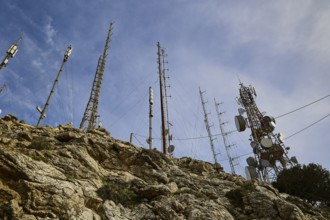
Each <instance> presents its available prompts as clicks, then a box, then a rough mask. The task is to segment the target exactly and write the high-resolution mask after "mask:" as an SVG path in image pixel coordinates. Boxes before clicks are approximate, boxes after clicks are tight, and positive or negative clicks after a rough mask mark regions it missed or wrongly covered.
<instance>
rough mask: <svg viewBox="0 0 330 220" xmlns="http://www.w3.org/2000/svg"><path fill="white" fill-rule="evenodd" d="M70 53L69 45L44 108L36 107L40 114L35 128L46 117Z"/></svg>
mask: <svg viewBox="0 0 330 220" xmlns="http://www.w3.org/2000/svg"><path fill="white" fill-rule="evenodd" d="M71 52H72V47H71V45H69V46H68V48H67V49H66V51H65V54H64V58H63V61H62V65H61V68H60V70H59V71H58V73H57V76H56V79H55V81H54V84H53V87H52V89H51V90H50V93H49V95H48V98H47V101H46V104H45V106H44V108H43V109H41V108H40V107H39V106H37V110H38V111H39V112H40V117H39V119H38V123H37V126H39V125H40V124H41V122H42V120H43V119H44V118H45V117H46V111H47V108H48V105H49V102H50V99H51V98H52V95H53V93H54V90H55V87H56V85H57V83H58V80H59V78H60V76H61V73H62V71H63V68H64V65H65V63H66V62H67V61H68V59H69V57H70V55H71Z"/></svg>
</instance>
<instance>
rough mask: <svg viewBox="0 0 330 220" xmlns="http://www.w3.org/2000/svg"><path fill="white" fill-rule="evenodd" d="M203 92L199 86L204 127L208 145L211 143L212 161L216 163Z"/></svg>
mask: <svg viewBox="0 0 330 220" xmlns="http://www.w3.org/2000/svg"><path fill="white" fill-rule="evenodd" d="M203 93H204V92H202V91H201V88H199V94H200V97H201V101H202V106H203V112H204V122H205V127H206V130H207V134H208V136H209V139H210V145H211V150H212V154H213V159H214V163H215V164H217V163H218V159H217V153H216V152H215V148H214V143H213V140H214V139H213V137H212V133H211V126H210V124H209V119H208V117H207V115H208V113H207V112H206V107H205V103H206V102H205V101H204V97H203Z"/></svg>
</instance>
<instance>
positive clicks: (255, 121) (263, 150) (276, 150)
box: [235, 83, 298, 183]
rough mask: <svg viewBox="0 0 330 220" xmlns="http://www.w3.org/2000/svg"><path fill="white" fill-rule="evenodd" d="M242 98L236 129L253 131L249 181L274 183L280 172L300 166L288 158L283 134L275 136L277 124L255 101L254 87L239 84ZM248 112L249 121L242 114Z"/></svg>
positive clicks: (240, 99) (248, 172) (247, 170)
mask: <svg viewBox="0 0 330 220" xmlns="http://www.w3.org/2000/svg"><path fill="white" fill-rule="evenodd" d="M239 94H240V97H239V98H237V103H238V104H239V105H241V106H242V107H243V108H240V109H239V113H240V115H237V116H235V124H236V127H237V130H238V131H239V132H242V131H244V130H245V129H246V127H250V129H251V138H250V141H251V147H252V149H253V153H254V156H255V157H254V158H253V157H249V158H247V163H248V166H247V167H246V169H245V171H246V174H247V177H248V179H255V178H259V179H260V180H261V181H263V182H268V183H269V182H272V181H275V180H276V178H277V175H278V173H279V172H280V171H281V170H282V169H285V168H286V167H289V166H294V165H295V164H297V163H298V162H297V159H296V157H291V158H290V159H289V157H288V155H287V154H288V150H289V148H288V147H285V145H284V137H283V134H281V133H278V134H275V133H274V132H273V131H274V130H275V126H276V122H275V119H274V118H273V117H271V116H266V115H264V114H262V113H261V112H260V110H259V109H258V107H257V104H256V102H255V97H256V96H257V94H256V91H255V89H254V88H253V87H252V86H249V87H247V86H244V85H243V83H240V89H239ZM245 112H246V118H244V117H243V114H244V113H245Z"/></svg>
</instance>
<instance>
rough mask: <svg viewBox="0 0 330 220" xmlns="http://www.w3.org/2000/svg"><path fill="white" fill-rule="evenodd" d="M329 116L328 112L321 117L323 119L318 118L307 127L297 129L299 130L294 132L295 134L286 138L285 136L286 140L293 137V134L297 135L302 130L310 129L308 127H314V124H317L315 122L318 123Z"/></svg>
mask: <svg viewBox="0 0 330 220" xmlns="http://www.w3.org/2000/svg"><path fill="white" fill-rule="evenodd" d="M328 116H330V114H327V115H326V116H324V117H323V118H321V119H319V120H317V121H316V122H313V123H312V124H310V125H308V126H306V127H305V128H303V129H301V130H299V131H297V132H295V133H293V134H291V135H289V136H288V137H286V138H285V140H287V139H289V138H291V137H293V136H295V135H297V134H299V133H300V132H303V131H305V130H306V129H308V128H310V127H312V126H313V125H315V124H317V123H319V122H321V121H322V120H324V119H326V118H327V117H328Z"/></svg>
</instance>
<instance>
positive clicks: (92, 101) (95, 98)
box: [79, 23, 112, 131]
mask: <svg viewBox="0 0 330 220" xmlns="http://www.w3.org/2000/svg"><path fill="white" fill-rule="evenodd" d="M111 35H112V23H110V27H109V31H108V36H107V39H106V42H105V47H104V50H103V54H102V55H101V56H100V58H99V60H98V63H97V68H96V72H95V76H94V82H93V87H92V91H91V94H90V97H89V100H88V103H87V106H86V109H85V113H84V116H83V118H82V120H81V123H80V126H79V128H80V129H82V130H83V131H89V130H92V129H95V128H97V127H98V124H97V119H98V117H99V115H98V103H99V95H100V90H101V85H102V80H103V74H104V69H105V64H106V59H107V55H108V54H107V51H108V49H109V43H110V38H111Z"/></svg>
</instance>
